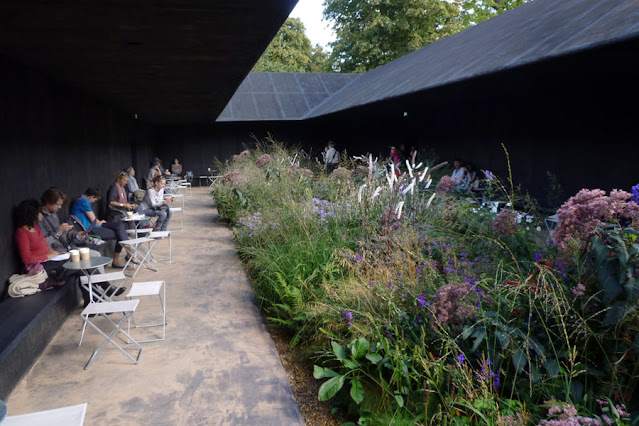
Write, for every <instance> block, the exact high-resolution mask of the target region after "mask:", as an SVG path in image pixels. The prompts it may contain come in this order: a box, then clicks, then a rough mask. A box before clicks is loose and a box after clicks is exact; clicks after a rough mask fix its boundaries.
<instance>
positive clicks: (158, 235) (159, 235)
mask: <svg viewBox="0 0 639 426" xmlns="http://www.w3.org/2000/svg"><path fill="white" fill-rule="evenodd" d="M148 238H153V239H156V240H158V241H159V240H163V239H165V238H166V239H168V240H169V257H168V258H159V257H156V256H155V254H153V253H152V254H151V261H152V262H153V263H154V264H155V265H156V266H161V265H158V264H157V262H166V261H168V262H169V263H168V265H171V264H172V262H173V242H172V239H171V231H155V232H151V233H150V234H149V235H148ZM168 265H166V266H168Z"/></svg>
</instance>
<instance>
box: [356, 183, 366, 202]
mask: <svg viewBox="0 0 639 426" xmlns="http://www.w3.org/2000/svg"><path fill="white" fill-rule="evenodd" d="M364 188H366V184H364V185H362V186H360V187H359V192H358V193H357V202H358V203H361V202H362V191H363V190H364Z"/></svg>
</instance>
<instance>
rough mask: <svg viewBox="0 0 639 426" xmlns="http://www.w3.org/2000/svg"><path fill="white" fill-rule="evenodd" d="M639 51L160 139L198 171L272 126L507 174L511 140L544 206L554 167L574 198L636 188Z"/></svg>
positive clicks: (312, 142) (610, 48)
mask: <svg viewBox="0 0 639 426" xmlns="http://www.w3.org/2000/svg"><path fill="white" fill-rule="evenodd" d="M637 51H639V42H638V41H637V40H627V41H624V42H619V43H616V44H613V45H607V46H601V47H599V48H596V49H590V50H589V51H584V52H575V53H573V54H571V55H566V56H563V57H560V58H553V59H549V60H546V61H542V62H538V63H535V64H530V65H525V66H520V67H518V68H515V69H510V70H503V71H501V72H497V73H495V74H492V75H489V76H484V77H480V78H475V79H471V80H467V81H464V82H459V83H456V84H451V85H448V86H445V87H440V88H437V89H432V90H429V91H425V92H422V93H415V94H412V95H407V96H403V97H401V98H397V99H392V100H389V101H385V102H380V103H378V104H375V105H369V106H365V107H360V108H356V109H353V110H348V111H343V112H338V113H335V114H332V115H330V116H325V117H319V118H316V119H312V120H305V121H288V122H244V123H241V122H239V123H216V124H213V125H210V126H201V127H189V128H180V127H173V128H166V129H162V132H161V134H160V135H159V136H158V139H159V140H163V141H164V143H163V145H162V152H165V153H166V154H167V156H170V155H174V153H179V155H182V157H183V158H184V160H185V161H184V162H185V163H187V165H186V169H187V170H188V169H190V168H192V169H193V170H197V171H198V172H201V171H204V172H206V167H207V166H209V165H210V164H211V163H212V161H213V157H217V158H220V159H222V160H224V159H228V158H230V157H231V156H232V155H233V154H236V153H238V152H239V151H241V150H242V143H244V142H247V143H250V142H251V141H252V138H251V137H250V136H249V135H250V134H255V135H256V136H258V137H264V136H266V134H267V133H270V134H271V135H272V136H273V137H274V138H275V139H276V140H279V141H281V142H286V143H289V144H300V143H301V144H303V145H305V146H307V147H308V148H311V147H312V148H313V152H315V153H319V151H320V150H321V149H322V148H323V146H324V145H325V144H326V142H327V141H328V140H333V141H335V142H336V143H337V145H338V148H339V149H346V150H347V151H348V153H349V154H351V155H359V154H363V153H367V152H372V153H374V154H381V155H384V156H387V155H388V153H389V148H390V146H391V145H399V144H400V143H404V144H405V145H406V147H407V148H408V147H409V146H411V145H416V146H417V147H418V148H420V149H428V148H433V149H434V150H435V152H436V153H437V154H438V155H439V158H440V160H442V161H443V160H448V161H449V162H451V163H452V160H453V159H454V158H455V157H461V158H463V159H465V160H468V161H473V162H474V163H475V164H476V166H477V167H479V168H481V169H489V170H491V171H493V172H494V173H497V174H499V175H500V176H502V177H506V176H507V173H508V168H507V160H506V154H505V152H504V150H503V148H502V146H501V144H502V143H503V144H504V145H505V146H506V148H507V149H508V152H509V155H510V164H511V167H512V172H513V178H514V181H515V183H516V184H517V183H519V184H521V185H522V186H523V187H524V188H525V189H527V190H528V191H529V192H530V193H531V194H532V195H534V196H535V197H536V198H537V199H538V200H539V201H540V203H541V205H542V206H544V205H547V204H548V200H547V192H548V179H547V173H546V172H547V171H550V172H552V173H553V174H555V175H556V176H557V178H558V180H559V182H560V184H562V186H563V187H564V192H565V196H566V197H569V196H571V195H574V194H575V193H576V192H577V191H578V190H579V189H581V188H601V189H604V190H611V189H613V188H619V189H625V190H627V191H630V187H631V186H633V185H636V184H637V183H639V169H637V168H636V167H635V159H636V158H637V157H638V156H639V143H637V129H636V127H637V125H636V123H637V121H638V120H637V106H636V104H637V99H639V96H638V95H639V71H638V70H637V68H636V67H634V66H633V65H632V64H633V63H632V58H633V57H634V56H635V53H636V52H637ZM405 112H406V113H407V115H404V113H405ZM169 144H171V146H169ZM169 152H170V153H171V154H169ZM196 174H197V173H196Z"/></svg>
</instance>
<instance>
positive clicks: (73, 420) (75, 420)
mask: <svg viewBox="0 0 639 426" xmlns="http://www.w3.org/2000/svg"><path fill="white" fill-rule="evenodd" d="M86 412H87V403H86V402H83V403H82V404H78V405H71V406H69V407H62V408H55V409H53V410H46V411H37V412H35V413H29V414H20V415H18V416H7V417H6V418H5V419H4V421H2V422H1V423H2V426H82V425H83V424H84V417H85V415H86Z"/></svg>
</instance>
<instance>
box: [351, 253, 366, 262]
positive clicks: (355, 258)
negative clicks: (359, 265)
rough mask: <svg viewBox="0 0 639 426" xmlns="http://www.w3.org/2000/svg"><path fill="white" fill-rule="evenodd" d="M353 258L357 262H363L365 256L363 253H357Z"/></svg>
mask: <svg viewBox="0 0 639 426" xmlns="http://www.w3.org/2000/svg"><path fill="white" fill-rule="evenodd" d="M353 260H354V261H355V262H361V261H362V260H364V258H363V257H362V256H361V255H359V254H356V255H355V256H353Z"/></svg>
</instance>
